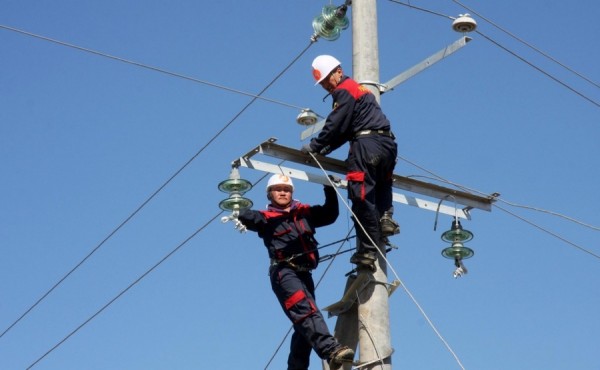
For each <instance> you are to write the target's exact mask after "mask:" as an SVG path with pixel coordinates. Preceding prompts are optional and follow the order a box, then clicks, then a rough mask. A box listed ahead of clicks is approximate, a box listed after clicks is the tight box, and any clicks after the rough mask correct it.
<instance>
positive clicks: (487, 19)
mask: <svg viewBox="0 0 600 370" xmlns="http://www.w3.org/2000/svg"><path fill="white" fill-rule="evenodd" d="M452 1H453V2H455V3H456V4H458V5H460V6H461V7H463V8H465V9H466V10H468V11H469V12H471V13H472V14H474V15H476V16H477V17H479V18H481V19H483V20H484V21H486V22H487V23H489V24H491V25H492V26H494V27H496V28H497V29H499V30H500V31H502V32H504V33H505V34H507V35H508V36H510V37H512V38H513V39H515V40H517V41H518V42H520V43H522V44H523V45H525V46H527V47H529V48H531V49H533V50H534V51H536V52H538V53H539V54H541V55H542V56H544V57H546V58H548V59H549V60H551V61H553V62H554V63H556V64H558V65H559V66H561V67H563V68H564V69H566V70H567V71H569V72H571V73H573V74H575V75H576V76H577V77H579V78H581V79H583V80H585V81H586V82H589V83H590V84H592V85H594V86H596V87H598V88H600V84H597V83H596V82H594V81H592V80H591V79H590V78H588V77H586V76H584V75H583V74H581V73H579V72H577V71H575V70H573V69H572V68H570V67H569V66H567V65H565V64H564V63H561V62H560V61H558V60H557V59H555V58H553V57H552V56H550V55H549V54H547V53H545V52H543V51H542V50H540V49H539V48H537V47H535V46H533V45H532V44H530V43H528V42H527V41H525V40H523V39H521V38H520V37H518V36H516V35H515V34H513V33H511V32H509V31H507V30H506V29H504V28H503V27H500V26H499V25H498V24H496V23H495V22H492V21H491V20H490V19H489V18H486V17H484V16H483V15H482V14H481V13H478V12H477V11H475V10H473V8H470V7H468V6H466V5H464V4H462V3H461V2H459V1H457V0H452Z"/></svg>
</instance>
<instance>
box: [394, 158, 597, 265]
mask: <svg viewBox="0 0 600 370" xmlns="http://www.w3.org/2000/svg"><path fill="white" fill-rule="evenodd" d="M398 159H401V160H403V161H405V162H407V163H410V164H411V165H413V166H415V167H417V168H419V169H421V170H422V171H425V172H427V173H429V174H430V175H432V176H433V177H434V179H436V180H438V181H441V182H444V183H446V184H450V185H453V186H455V187H457V188H458V189H461V190H464V191H466V192H471V193H477V194H480V195H484V196H487V194H485V193H483V192H481V191H478V190H473V189H470V188H468V187H466V186H463V185H460V184H457V183H454V182H452V181H450V180H447V179H445V178H443V177H441V176H439V175H437V174H435V173H433V172H432V171H429V170H427V169H426V168H424V167H422V166H419V165H418V164H416V163H414V162H412V161H410V160H408V159H406V158H403V157H402V156H398ZM496 199H497V200H498V201H501V202H504V203H506V204H508V205H509V206H513V207H519V208H526V209H531V210H534V211H538V212H543V213H548V214H551V215H554V216H558V217H561V218H564V219H566V220H569V221H571V222H575V223H577V224H579V225H582V226H585V227H588V228H591V229H593V230H600V228H598V227H596V226H592V225H588V224H586V223H583V222H581V221H578V220H576V219H574V218H571V217H568V216H565V215H562V214H559V213H556V212H552V211H547V210H544V209H539V208H535V207H529V206H523V205H518V204H514V203H510V202H507V201H504V200H501V199H499V198H496ZM492 206H494V207H496V208H498V209H500V210H502V211H504V212H506V213H508V214H510V215H512V216H514V217H516V218H518V219H520V220H521V221H524V222H526V223H528V224H530V225H531V226H533V227H535V228H537V229H539V230H541V231H543V232H545V233H547V234H550V235H552V236H553V237H555V238H557V239H559V240H561V241H563V242H565V243H567V244H569V245H571V246H573V247H575V248H577V249H579V250H581V251H583V252H585V253H587V254H589V255H591V256H593V257H596V258H598V259H600V255H598V254H596V253H594V252H592V251H590V250H588V249H586V248H584V247H582V246H580V245H578V244H576V243H573V242H571V241H569V240H567V239H566V238H563V237H562V236H560V235H558V234H556V233H553V232H552V231H549V230H547V229H545V228H543V227H541V226H539V225H537V224H534V223H533V222H532V221H529V220H527V219H525V218H523V217H521V216H518V215H517V214H515V213H513V212H510V211H508V210H507V209H505V208H502V207H500V206H499V205H498V204H496V203H493V204H492Z"/></svg>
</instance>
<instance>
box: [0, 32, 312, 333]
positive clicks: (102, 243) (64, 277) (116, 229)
mask: <svg viewBox="0 0 600 370" xmlns="http://www.w3.org/2000/svg"><path fill="white" fill-rule="evenodd" d="M313 43H314V42H311V43H309V45H308V46H306V47H305V48H304V49H303V50H302V51H301V52H300V54H298V56H296V57H295V58H294V59H293V60H292V61H291V62H290V63H289V64H288V65H287V66H286V67H285V68H284V69H283V70H282V71H281V72H280V73H279V74H277V76H276V77H275V78H274V79H273V80H272V81H271V82H269V84H267V86H265V87H264V88H263V89H262V90H261V91H260V92H259V93H258V95H256V96H254V97H253V98H252V99H251V100H250V102H248V104H246V105H245V106H244V107H243V108H242V109H241V110H240V111H239V112H238V113H237V114H236V115H235V116H234V117H233V118H232V119H231V120H230V121H229V122H227V124H226V125H225V126H223V127H222V128H221V129H220V130H219V131H218V132H217V133H216V134H215V135H214V136H213V137H212V138H211V139H209V140H208V142H207V143H206V144H205V145H204V146H203V147H202V148H201V149H200V150H198V151H197V152H196V153H195V154H194V155H193V156H192V157H191V158H190V159H189V160H188V161H187V162H185V163H184V164H183V166H181V167H180V168H179V169H178V170H177V171H175V173H174V174H173V175H172V176H171V177H169V179H167V181H165V182H164V183H163V184H162V185H161V186H160V187H159V188H158V189H157V190H156V191H155V192H154V193H152V195H150V197H148V198H147V199H146V200H145V201H144V202H143V203H142V204H141V205H140V206H139V207H138V208H137V209H136V210H135V211H133V212H132V213H131V214H130V215H129V216H128V217H127V218H126V219H125V220H124V221H123V222H121V224H119V226H117V228H115V229H114V230H113V231H112V232H110V233H109V234H108V236H107V237H106V238H104V239H103V240H102V241H101V242H100V243H99V244H98V245H96V246H95V247H94V248H93V249H92V250H91V251H90V252H89V253H88V254H87V255H86V256H85V257H84V258H83V259H82V260H81V261H79V262H78V263H77V264H76V265H75V266H74V267H73V268H72V269H71V270H70V271H69V272H67V273H66V274H65V275H64V276H63V277H62V278H61V279H59V280H58V281H57V282H56V283H55V284H54V285H53V286H52V287H51V288H50V289H49V290H48V291H46V293H44V294H43V295H42V296H41V297H40V298H39V299H38V300H37V301H36V302H35V303H34V304H33V305H31V306H30V307H29V308H28V309H27V310H26V311H25V312H24V313H23V314H22V315H21V316H20V317H19V318H17V319H16V320H15V321H14V322H13V323H12V324H11V325H9V326H8V327H7V328H6V329H5V330H4V331H3V332H2V333H1V334H0V338H2V337H3V336H4V335H5V334H6V333H7V332H9V331H10V330H11V329H12V328H13V327H14V326H15V325H16V324H17V323H19V322H20V321H21V320H22V319H23V318H25V317H26V316H27V315H28V314H29V313H30V312H31V311H32V310H33V309H34V308H35V307H36V306H38V305H39V304H40V303H41V302H42V301H43V300H44V299H45V298H46V297H47V296H48V295H50V293H52V292H53V291H54V290H55V289H56V288H57V287H58V286H59V285H60V284H62V282H63V281H65V280H66V279H67V278H68V277H69V276H70V275H71V274H73V273H74V272H75V271H76V270H77V269H78V268H79V267H80V266H81V265H83V264H84V263H85V262H86V261H87V260H88V259H89V258H90V257H91V256H92V255H93V254H94V253H96V251H98V250H99V249H100V248H101V247H102V246H103V245H104V244H105V243H106V242H107V241H108V240H109V239H110V238H111V237H112V236H113V235H114V234H116V233H117V232H118V231H119V230H120V229H121V228H122V227H123V226H125V224H127V223H128V222H129V221H130V220H131V219H132V218H133V217H134V216H135V215H136V214H137V213H138V212H140V211H141V210H142V208H144V207H145V206H146V205H147V204H148V203H149V202H150V201H151V200H152V199H153V198H154V197H156V195H158V193H160V192H161V191H162V190H163V189H164V188H165V187H166V186H167V185H168V184H169V183H170V182H171V181H173V179H175V177H177V175H179V174H180V173H181V172H182V171H183V170H184V169H185V168H186V167H188V166H189V165H190V164H191V163H192V162H193V161H194V160H195V159H196V158H197V157H198V156H199V155H200V154H201V153H202V152H203V151H204V150H205V149H206V148H207V147H208V146H209V145H210V144H212V142H213V141H215V140H216V139H217V137H219V135H221V134H222V133H223V132H224V131H225V130H226V129H227V128H228V127H229V126H230V125H231V124H232V123H233V122H234V121H235V120H236V119H237V118H238V117H240V116H241V115H242V113H243V112H245V111H246V109H248V108H249V107H250V106H251V105H252V104H253V103H254V102H255V101H256V100H257V99H258V97H259V96H260V95H262V94H263V93H264V92H265V91H266V90H267V89H268V88H269V87H271V86H272V85H273V84H274V83H275V82H276V81H277V80H278V79H279V78H280V77H281V76H282V75H283V74H284V73H285V72H287V70H288V69H290V68H291V67H292V65H293V64H294V63H295V62H296V61H298V59H300V58H301V57H302V55H304V53H306V51H307V50H308V49H309V48H310V47H311V46H312V45H313Z"/></svg>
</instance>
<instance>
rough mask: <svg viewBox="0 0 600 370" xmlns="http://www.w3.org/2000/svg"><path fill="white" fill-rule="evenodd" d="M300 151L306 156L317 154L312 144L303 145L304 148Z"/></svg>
mask: <svg viewBox="0 0 600 370" xmlns="http://www.w3.org/2000/svg"><path fill="white" fill-rule="evenodd" d="M300 151H301V152H302V153H304V154H308V153H314V152H315V150H314V149H313V148H312V146H310V143H306V144H304V145H302V148H300Z"/></svg>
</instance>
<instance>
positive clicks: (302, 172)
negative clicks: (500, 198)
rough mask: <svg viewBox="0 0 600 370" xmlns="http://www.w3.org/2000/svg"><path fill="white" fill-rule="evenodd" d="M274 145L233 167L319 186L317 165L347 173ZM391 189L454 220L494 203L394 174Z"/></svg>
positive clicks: (336, 164)
mask: <svg viewBox="0 0 600 370" xmlns="http://www.w3.org/2000/svg"><path fill="white" fill-rule="evenodd" d="M276 141H277V139H275V138H270V139H268V140H266V141H264V142H263V143H261V144H260V145H258V146H257V147H255V148H254V149H252V150H251V151H249V152H248V153H246V154H244V155H243V156H242V157H240V158H239V159H237V160H235V161H234V162H233V165H234V166H235V167H239V166H242V167H247V168H251V169H255V170H259V171H263V172H270V173H283V174H285V175H287V176H290V177H291V178H295V179H300V180H304V181H310V182H313V183H318V184H323V185H327V184H329V179H328V178H327V176H326V175H325V174H323V173H322V172H321V171H320V167H319V164H320V165H321V166H322V167H323V169H325V171H327V172H332V173H336V174H339V175H342V176H341V177H345V175H346V172H347V170H346V164H345V162H344V161H341V160H339V159H335V158H331V157H324V156H320V155H317V156H316V158H317V160H318V162H319V163H318V164H317V163H316V162H315V161H314V160H313V158H312V157H311V156H310V155H308V154H304V153H302V152H301V151H300V150H298V149H294V148H289V147H286V146H282V145H279V144H277V143H276ZM257 156H264V157H266V158H276V159H280V160H281V161H280V162H283V161H286V162H292V163H296V164H299V165H301V166H303V167H306V168H307V169H302V168H292V167H284V166H282V165H281V164H274V163H271V162H266V161H260V160H258V159H257ZM311 168H312V169H314V168H317V169H319V171H318V172H316V173H312V172H310V171H309V170H308V169H311ZM339 186H340V187H343V188H345V187H346V186H347V182H346V180H342V181H341V183H340V184H339ZM393 187H394V188H395V189H402V190H405V191H408V192H411V193H415V194H421V195H425V196H428V197H432V198H436V199H437V200H438V201H427V200H423V199H418V198H415V197H411V196H408V195H406V194H402V193H398V192H395V191H394V192H393V200H394V201H395V202H398V203H402V204H407V205H411V206H415V207H418V208H422V209H427V210H430V211H436V212H440V213H443V214H448V215H452V216H455V215H456V216H457V217H461V218H465V219H470V215H469V210H471V209H473V208H477V209H481V210H484V211H491V210H492V203H493V202H494V201H495V197H496V195H495V194H494V195H490V196H478V195H474V194H471V193H467V192H464V191H461V190H456V189H451V188H446V187H443V186H440V185H436V184H430V183H427V182H423V181H419V180H415V179H413V178H409V177H404V176H400V175H397V174H394V175H393ZM440 200H448V202H450V203H456V204H457V205H458V204H460V205H462V206H464V208H462V209H455V207H451V206H447V205H444V204H440V203H441V202H439V201H440Z"/></svg>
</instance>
